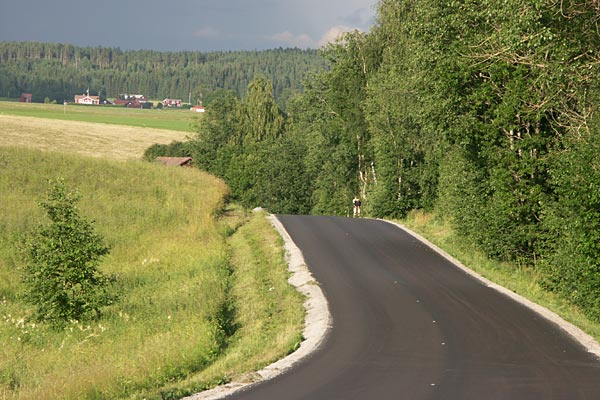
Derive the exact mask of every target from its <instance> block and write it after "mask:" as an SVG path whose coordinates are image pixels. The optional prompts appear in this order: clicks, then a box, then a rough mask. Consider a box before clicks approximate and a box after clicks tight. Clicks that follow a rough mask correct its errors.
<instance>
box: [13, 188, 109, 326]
mask: <svg viewBox="0 0 600 400" xmlns="http://www.w3.org/2000/svg"><path fill="white" fill-rule="evenodd" d="M50 183H51V185H52V187H51V188H50V189H49V191H48V194H47V199H46V200H45V201H43V202H41V203H40V206H41V207H42V208H43V209H44V210H46V212H47V214H48V217H49V218H50V220H51V224H50V225H48V226H41V227H40V228H39V229H38V231H37V232H36V233H34V235H33V237H32V238H31V239H30V240H28V241H26V242H25V250H26V255H27V258H28V260H27V261H28V263H27V266H26V268H25V274H24V282H25V284H26V286H27V292H26V299H27V300H28V301H29V302H30V303H31V304H32V305H33V306H34V307H35V319H36V320H37V321H38V322H50V323H52V324H54V325H61V324H64V323H65V322H69V321H73V320H77V321H80V320H84V319H89V318H98V317H99V316H100V314H101V309H102V307H104V306H107V305H109V304H111V303H112V302H113V300H114V298H113V296H111V295H110V294H109V291H108V289H109V286H110V283H111V282H112V281H113V280H114V277H110V276H104V275H103V274H101V273H100V272H99V271H98V268H97V267H98V264H99V262H100V259H101V258H102V257H103V256H105V255H107V254H108V253H109V248H108V247H107V246H106V245H105V244H104V240H103V238H102V237H101V236H100V235H98V234H97V233H95V232H94V225H93V222H92V221H88V220H86V219H85V218H83V217H81V216H80V215H79V210H78V209H77V207H76V203H77V202H78V201H79V200H80V199H81V194H80V193H79V192H77V191H76V190H71V189H69V188H68V187H67V186H66V185H65V183H64V181H63V180H62V179H59V180H57V181H54V182H52V181H51V182H50Z"/></svg>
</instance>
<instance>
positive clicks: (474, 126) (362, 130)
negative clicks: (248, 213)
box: [148, 0, 600, 320]
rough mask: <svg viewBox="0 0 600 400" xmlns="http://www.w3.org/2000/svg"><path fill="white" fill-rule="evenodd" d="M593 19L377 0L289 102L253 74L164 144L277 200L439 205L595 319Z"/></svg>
mask: <svg viewBox="0 0 600 400" xmlns="http://www.w3.org/2000/svg"><path fill="white" fill-rule="evenodd" d="M599 20H600V8H599V7H598V4H597V2H595V1H562V2H560V9H559V8H558V7H557V2H556V1H554V0H539V1H534V2H530V1H522V0H502V1H500V0H489V1H485V2H483V3H481V2H479V1H460V2H440V1H437V0H406V1H401V2H399V1H397V0H380V1H379V4H378V21H377V23H376V25H375V26H374V27H373V29H372V30H371V32H370V33H368V34H363V33H358V32H355V33H351V34H348V35H346V37H345V38H344V39H343V40H341V41H339V42H338V43H336V44H334V45H331V46H329V47H328V48H327V49H325V51H324V52H323V55H324V56H325V57H326V58H327V59H328V60H329V61H330V62H331V68H330V69H329V70H327V71H324V72H322V73H321V74H318V75H316V76H314V77H313V78H312V79H310V80H308V81H307V82H306V85H305V90H304V92H303V94H302V95H300V96H298V97H296V98H294V99H293V101H291V102H288V106H287V110H286V113H285V114H284V113H282V112H281V110H278V109H277V108H276V107H275V102H274V99H273V98H272V97H270V96H271V95H270V91H271V90H270V89H271V88H270V86H269V83H268V82H264V81H263V80H257V81H255V82H254V83H253V84H251V86H250V91H249V94H248V96H247V97H245V98H242V99H238V98H236V97H234V96H229V97H223V98H221V99H220V100H219V104H215V105H214V106H213V107H212V108H211V113H208V115H207V118H206V119H205V120H204V122H205V123H203V124H202V126H200V129H199V132H198V135H197V137H196V138H195V139H194V140H193V141H191V142H190V143H182V144H173V145H171V146H167V148H165V149H162V150H164V151H166V152H169V151H170V152H173V153H179V154H181V153H186V152H187V153H188V154H189V155H193V156H194V158H195V160H196V162H197V163H198V165H199V166H200V167H201V168H204V169H207V170H208V171H211V172H213V173H215V174H217V175H219V176H222V177H224V178H225V179H226V181H227V182H228V183H229V185H230V186H231V188H232V193H233V195H234V197H236V198H238V199H239V200H240V201H242V202H243V203H244V204H246V205H248V206H263V207H267V208H269V209H270V210H271V211H273V212H278V213H314V214H338V215H345V214H347V213H348V212H349V210H350V207H351V204H350V202H351V199H352V198H353V197H354V196H355V195H360V196H361V197H362V199H363V205H364V210H363V211H366V213H367V214H369V215H371V216H376V217H402V216H405V215H406V214H407V213H408V212H410V211H411V210H415V209H425V210H430V211H434V212H435V214H436V215H438V216H440V217H441V218H444V219H446V220H447V221H449V222H450V223H451V224H452V225H453V226H454V228H455V230H456V231H457V232H458V233H459V234H460V235H462V236H463V238H464V240H465V241H468V242H470V243H473V244H475V245H476V246H478V247H479V248H480V249H481V250H483V251H484V252H485V253H486V254H487V255H488V256H490V257H493V258H496V259H500V260H508V261H512V262H516V263H519V264H521V265H531V266H534V267H535V268H537V269H538V271H539V274H540V276H541V277H542V279H543V283H544V285H545V286H546V288H548V289H549V290H553V291H556V292H559V293H561V294H562V295H563V296H565V297H566V298H568V299H570V300H571V301H572V302H573V303H575V304H577V305H579V306H581V307H582V308H583V309H585V310H586V312H587V313H588V315H590V316H591V317H593V318H595V319H596V320H600V113H598V105H599V104H600V80H599V79H598V77H599V76H600V63H599V62H598V54H599V53H600V33H599V31H598V29H597V28H598V25H597V23H598V21H599ZM158 150H161V149H157V148H156V147H154V148H153V149H150V150H149V153H148V154H149V156H150V157H151V156H153V155H155V154H156V153H157V152H158Z"/></svg>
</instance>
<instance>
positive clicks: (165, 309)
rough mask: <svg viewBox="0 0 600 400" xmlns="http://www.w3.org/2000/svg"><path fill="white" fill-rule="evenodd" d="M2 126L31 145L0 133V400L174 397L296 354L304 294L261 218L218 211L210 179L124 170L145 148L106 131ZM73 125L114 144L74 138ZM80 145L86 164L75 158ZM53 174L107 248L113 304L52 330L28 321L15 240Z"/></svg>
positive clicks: (25, 121) (46, 123)
mask: <svg viewBox="0 0 600 400" xmlns="http://www.w3.org/2000/svg"><path fill="white" fill-rule="evenodd" d="M138 111H139V110H138ZM2 117H3V116H2V115H0V118H2ZM4 117H5V119H4V121H6V120H9V119H10V120H13V119H15V118H16V120H14V121H17V122H16V123H15V124H14V125H15V126H20V128H19V129H18V130H17V131H18V132H21V133H23V132H29V133H28V135H29V136H28V137H29V138H30V139H29V140H28V142H29V145H27V146H24V145H23V144H22V143H18V137H19V135H18V134H12V135H8V134H7V133H6V131H5V130H4V129H6V126H7V125H6V124H0V137H2V139H3V141H2V143H1V145H0V203H1V204H2V207H0V342H1V343H2V346H0V398H2V399H38V398H44V399H120V398H121V399H142V398H143V399H163V398H179V397H182V396H185V395H188V394H192V393H195V392H198V391H201V390H203V389H206V388H208V387H211V386H213V385H215V384H218V383H221V382H227V381H230V380H233V379H236V378H237V377H239V376H246V375H247V374H248V373H249V372H250V371H252V370H254V369H259V368H261V367H264V366H265V365H268V364H269V363H271V362H272V361H274V360H276V359H278V358H281V357H282V356H284V355H286V354H288V353H289V352H290V351H292V350H293V349H294V348H295V347H296V346H297V345H298V343H299V341H300V340H301V332H302V325H303V318H304V310H303V307H302V303H303V298H302V296H301V295H300V294H299V293H298V292H296V291H295V289H294V288H293V287H291V286H290V285H289V284H288V283H287V277H288V271H287V265H286V263H285V261H284V254H283V250H282V246H281V238H280V237H279V236H278V235H277V234H276V232H275V231H274V229H273V227H271V225H270V224H269V223H268V221H267V220H266V218H265V216H264V215H262V214H247V213H246V212H245V211H244V210H242V209H240V208H237V207H234V206H231V205H226V203H225V200H226V198H227V188H226V186H225V185H224V184H223V182H222V181H220V180H218V179H216V178H214V177H212V176H210V175H208V174H205V173H202V172H200V171H198V170H195V169H187V168H166V167H162V166H160V165H156V164H151V163H144V162H141V161H135V160H133V161H132V160H130V161H124V160H128V159H130V158H139V157H138V155H139V148H140V144H139V141H140V140H141V141H142V142H144V141H145V140H148V138H147V137H145V134H142V137H141V138H140V140H133V141H121V140H120V139H118V138H119V137H121V134H122V133H123V132H125V131H121V130H120V129H122V128H123V127H120V126H117V125H111V126H110V127H109V125H103V124H92V123H84V122H72V121H60V120H52V119H47V118H38V117H37V116H13V115H11V116H7V115H5V116H4ZM36 121H42V122H43V123H42V124H41V125H39V124H36ZM32 124H33V125H32ZM54 124H56V125H54ZM73 124H84V125H83V128H85V130H86V131H88V130H92V129H91V126H92V125H93V126H98V125H100V126H106V127H107V128H106V129H107V130H109V131H113V130H114V131H116V132H117V134H115V135H109V134H107V133H106V132H107V131H103V130H102V129H99V130H97V131H94V132H97V133H96V135H99V136H100V137H99V138H96V139H98V140H92V138H91V137H88V138H84V139H82V138H81V137H79V136H77V132H79V131H80V130H81V125H77V128H75V129H72V127H73ZM86 124H87V125H86ZM52 127H54V128H55V129H56V131H55V133H53V134H48V130H49V129H51V128H52ZM94 129H96V128H94ZM124 129H132V127H125V128H124ZM136 129H137V128H136ZM36 132H37V135H38V136H37V139H36V136H35V134H36ZM59 133H60V134H59ZM15 142H16V143H15ZM90 142H94V143H96V144H95V146H97V147H96V149H95V150H94V155H95V157H87V156H82V155H77V153H80V154H84V153H85V149H86V148H88V147H89V145H90ZM115 142H116V143H115ZM36 147H39V148H40V149H41V150H40V149H37V148H36ZM117 150H118V151H117ZM59 177H61V178H63V179H64V180H65V182H66V183H67V185H70V186H73V187H76V188H78V189H79V190H80V192H81V193H82V194H83V199H82V201H81V202H80V203H79V208H80V210H81V214H82V216H85V217H86V218H89V219H92V220H94V221H95V227H96V229H97V231H98V232H99V233H101V234H102V235H103V236H104V238H105V239H106V241H107V242H108V244H109V245H110V246H111V249H112V250H111V253H110V255H109V256H108V257H107V258H106V259H105V260H103V262H102V264H101V266H100V269H101V271H102V272H105V273H109V274H116V275H117V276H118V277H119V279H118V282H117V285H116V287H115V288H114V290H116V291H117V292H118V293H119V295H120V299H119V301H118V302H117V303H116V304H115V305H113V306H110V307H109V308H107V309H106V312H105V315H104V317H103V318H102V319H101V320H99V321H88V322H77V321H74V322H72V323H70V324H69V325H68V326H67V327H66V328H65V329H64V330H60V331H56V330H53V329H51V328H50V327H47V326H45V325H43V324H39V323H38V324H36V323H34V322H33V321H31V320H30V319H29V316H30V315H31V311H32V310H31V306H29V305H28V304H26V303H25V302H24V300H23V297H22V294H23V286H22V283H21V271H22V269H23V267H24V265H25V264H24V260H23V257H22V254H21V253H20V245H19V243H21V240H22V239H23V238H24V237H27V236H28V235H30V234H31V232H32V230H33V229H34V228H35V227H36V226H39V224H40V223H44V221H46V218H45V216H44V215H43V212H42V211H41V209H40V207H39V206H38V205H37V202H38V201H40V200H42V198H43V196H44V193H45V191H46V190H47V189H48V183H47V181H48V179H56V178H59Z"/></svg>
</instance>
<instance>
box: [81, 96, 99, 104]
mask: <svg viewBox="0 0 600 400" xmlns="http://www.w3.org/2000/svg"><path fill="white" fill-rule="evenodd" d="M75 104H100V96H90V95H89V94H82V95H81V96H79V95H75Z"/></svg>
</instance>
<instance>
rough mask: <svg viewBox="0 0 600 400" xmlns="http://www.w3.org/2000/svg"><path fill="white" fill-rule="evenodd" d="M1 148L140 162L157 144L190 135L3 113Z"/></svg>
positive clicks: (0, 134) (1, 117) (0, 131)
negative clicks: (16, 147) (38, 150)
mask: <svg viewBox="0 0 600 400" xmlns="http://www.w3.org/2000/svg"><path fill="white" fill-rule="evenodd" d="M0 127H1V128H0V140H1V142H0V145H3V146H20V147H28V148H35V149H40V150H47V151H55V152H63V153H71V154H80V155H84V156H90V157H101V158H108V159H115V160H129V159H141V157H142V155H143V154H144V151H145V150H146V149H147V148H148V147H149V146H151V145H152V144H154V143H162V144H167V143H171V142H172V141H174V140H183V139H185V137H186V135H187V133H185V132H181V131H172V130H165V129H151V128H140V127H135V126H123V125H112V124H102V123H90V122H81V121H64V120H57V119H48V118H39V117H29V116H27V117H23V116H16V115H7V114H0Z"/></svg>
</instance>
